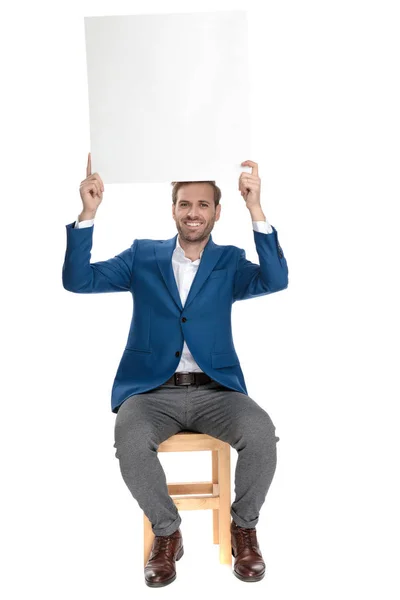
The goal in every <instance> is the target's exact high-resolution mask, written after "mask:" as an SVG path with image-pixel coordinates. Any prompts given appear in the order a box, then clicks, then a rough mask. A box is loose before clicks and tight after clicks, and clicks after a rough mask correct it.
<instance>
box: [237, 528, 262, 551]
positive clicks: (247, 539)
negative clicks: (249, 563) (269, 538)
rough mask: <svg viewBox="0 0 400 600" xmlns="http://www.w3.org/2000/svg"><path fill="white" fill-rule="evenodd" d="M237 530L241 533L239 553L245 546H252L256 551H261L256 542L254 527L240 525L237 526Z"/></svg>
mask: <svg viewBox="0 0 400 600" xmlns="http://www.w3.org/2000/svg"><path fill="white" fill-rule="evenodd" d="M237 532H238V534H239V536H238V546H239V547H238V554H240V552H241V551H242V550H243V549H244V548H249V547H250V548H251V549H252V550H254V551H255V552H257V553H259V550H258V547H257V543H256V539H255V535H254V534H255V530H254V529H246V528H244V527H240V528H239V527H238V528H237Z"/></svg>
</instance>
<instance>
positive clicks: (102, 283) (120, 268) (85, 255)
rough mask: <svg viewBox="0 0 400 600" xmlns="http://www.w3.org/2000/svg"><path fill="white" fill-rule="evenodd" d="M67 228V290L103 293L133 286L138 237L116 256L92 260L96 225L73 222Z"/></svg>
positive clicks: (63, 278)
mask: <svg viewBox="0 0 400 600" xmlns="http://www.w3.org/2000/svg"><path fill="white" fill-rule="evenodd" d="M66 229H67V249H66V252H65V258H64V264H63V268H62V283H63V286H64V288H65V289H66V290H68V291H69V292H75V293H77V294H99V293H102V292H125V291H129V290H130V289H131V279H132V270H133V261H134V258H135V252H136V247H137V240H135V241H134V242H133V244H132V246H131V247H130V248H127V249H126V250H124V251H123V252H121V253H120V254H117V255H116V256H114V258H110V259H109V260H103V261H100V262H95V263H91V262H90V256H91V249H92V241H93V230H94V227H84V228H77V229H75V228H74V223H70V224H69V225H67V226H66Z"/></svg>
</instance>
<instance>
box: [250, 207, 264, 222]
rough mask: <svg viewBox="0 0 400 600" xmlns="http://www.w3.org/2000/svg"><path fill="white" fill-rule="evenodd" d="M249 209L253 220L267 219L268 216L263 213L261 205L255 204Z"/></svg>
mask: <svg viewBox="0 0 400 600" xmlns="http://www.w3.org/2000/svg"><path fill="white" fill-rule="evenodd" d="M249 211H250V214H251V220H252V221H265V220H266V216H265V215H264V213H263V210H262V208H261V205H258V206H253V207H252V208H249Z"/></svg>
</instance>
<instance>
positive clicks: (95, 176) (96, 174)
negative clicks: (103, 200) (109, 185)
mask: <svg viewBox="0 0 400 600" xmlns="http://www.w3.org/2000/svg"><path fill="white" fill-rule="evenodd" d="M92 177H94V178H95V180H96V181H98V182H99V185H100V189H101V191H102V192H104V183H103V181H102V179H101V177H100V175H99V174H98V173H93V175H92Z"/></svg>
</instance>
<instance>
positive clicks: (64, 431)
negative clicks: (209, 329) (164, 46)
mask: <svg viewBox="0 0 400 600" xmlns="http://www.w3.org/2000/svg"><path fill="white" fill-rule="evenodd" d="M166 4H168V10H169V11H171V12H178V11H182V10H186V11H196V10H200V3H197V2H168V3H161V2H146V4H145V5H144V4H140V3H138V2H115V1H114V2H113V3H112V4H111V2H98V1H97V2H80V3H79V8H74V7H72V6H70V5H67V4H63V5H60V4H54V3H50V2H48V3H44V2H35V3H30V4H28V3H17V4H15V5H13V8H12V9H9V10H8V14H7V15H5V14H4V13H3V18H2V20H1V31H0V33H1V35H0V40H1V46H2V47H1V51H2V52H1V57H2V76H3V91H2V96H1V102H2V107H3V110H2V113H1V115H2V117H1V118H2V123H1V131H2V135H1V137H2V160H1V164H2V167H3V170H2V228H1V236H0V239H1V257H2V268H1V281H2V311H1V318H2V324H1V331H2V335H1V338H2V347H3V348H2V349H3V353H2V357H3V358H2V364H1V367H2V378H1V382H2V394H1V398H2V418H1V421H0V423H1V436H0V439H1V457H2V469H1V473H2V490H3V491H2V497H1V499H2V510H1V517H2V522H1V532H2V533H1V544H2V546H3V559H2V567H3V569H2V570H3V574H2V578H1V587H2V588H3V587H4V588H7V589H5V590H1V591H2V596H3V597H6V598H8V599H10V600H11V599H14V598H18V599H22V598H26V597H35V598H36V597H40V598H41V599H42V600H45V599H46V600H47V599H52V600H53V598H57V599H58V600H64V599H67V598H68V599H70V598H71V597H74V598H76V599H77V600H87V599H88V598H96V599H100V598H101V599H103V598H104V599H106V598H107V599H109V598H115V599H116V598H118V599H128V598H132V597H133V595H134V594H135V593H140V594H142V595H143V597H147V596H148V595H149V596H150V595H154V594H157V593H158V594H162V595H163V597H168V598H170V597H172V596H173V597H174V598H176V597H178V598H187V597H188V595H189V594H190V595H193V594H194V592H198V593H199V594H200V595H206V594H207V595H209V594H211V593H212V592H213V591H214V590H216V589H218V590H219V593H224V594H225V593H226V594H231V595H232V596H233V595H237V594H243V593H246V594H249V593H251V594H252V596H254V597H255V598H261V597H265V594H268V597H269V598H270V599H274V600H275V599H276V600H278V599H279V600H281V599H282V600H287V599H289V598H301V599H304V600H314V599H315V600H317V599H318V600H319V599H320V598H324V600H330V599H332V600H333V599H335V600H336V599H337V598H338V597H340V598H343V599H346V600H347V599H349V600H350V599H351V600H353V599H354V598H363V599H375V598H378V597H382V598H385V600H392V599H393V600H394V599H395V598H396V599H397V598H398V597H399V591H400V590H399V583H398V574H397V570H398V564H399V545H398V539H399V535H400V527H399V517H398V507H399V503H400V497H399V496H400V495H399V483H398V473H399V466H398V463H399V454H400V453H399V441H398V438H399V435H398V431H399V411H398V402H399V397H400V394H399V384H398V376H397V375H396V373H395V371H396V370H397V371H398V362H399V361H398V358H399V354H398V339H399V333H400V331H399V320H398V310H396V309H398V306H399V301H400V298H399V290H398V260H399V244H398V239H399V234H398V230H399V221H398V219H397V218H396V208H397V206H398V203H399V158H400V157H399V154H400V145H399V134H400V119H399V106H400V85H399V59H398V57H399V56H400V48H399V36H398V31H399V25H400V24H399V18H398V14H397V12H396V8H397V3H396V2H388V1H386V2H385V1H382V0H381V1H380V2H365V1H364V2H361V1H359V2H356V1H350V0H346V1H343V0H336V1H335V2H320V1H314V2H311V1H304V2H296V1H284V0H279V1H274V2H267V3H263V4H261V2H260V3H257V2H251V1H247V2H246V6H244V2H229V3H228V2H216V1H215V0H214V1H213V2H212V3H211V2H204V1H203V2H202V4H201V10H209V9H229V10H230V9H236V8H237V9H241V8H246V9H247V10H248V11H249V43H250V48H249V51H250V66H251V72H250V80H251V86H252V96H251V113H252V123H253V127H254V129H253V141H254V143H253V152H254V155H253V156H243V160H246V159H250V160H255V161H256V162H258V163H259V168H260V176H261V180H262V191H261V194H262V195H261V203H262V207H263V210H264V212H265V214H266V216H267V218H268V220H269V221H270V223H272V224H273V225H274V226H275V227H276V229H277V231H278V235H279V240H280V243H281V246H282V248H283V251H284V253H285V256H286V258H287V261H288V265H289V287H288V289H287V290H284V291H283V292H280V293H276V294H272V295H270V296H266V297H261V298H257V299H253V300H250V301H248V302H239V303H236V304H235V305H234V307H233V308H234V310H233V332H234V340H235V346H236V349H237V352H238V355H239V358H240V361H241V365H242V369H243V371H244V374H245V379H246V382H247V386H248V393H249V395H250V396H251V397H252V398H253V399H254V400H256V401H257V402H258V403H259V404H260V405H261V406H262V407H263V408H265V410H267V412H268V413H269V414H270V415H271V418H272V419H273V421H274V423H275V424H276V426H277V435H278V436H279V437H280V441H279V442H278V466H277V471H276V474H275V478H274V480H273V482H272V485H271V488H270V491H269V493H268V496H267V499H266V502H265V504H264V506H263V507H262V509H261V514H260V520H259V525H258V527H257V532H258V539H259V543H260V547H261V550H262V552H263V556H264V558H265V560H266V564H267V575H266V577H265V578H264V579H263V580H262V581H261V582H259V583H257V584H252V585H251V588H249V587H246V586H247V585H248V584H247V583H244V582H241V581H239V580H238V579H236V578H235V577H234V576H233V574H232V573H231V568H230V567H229V566H227V567H224V566H220V565H219V563H218V548H217V546H213V545H212V543H211V540H212V537H211V535H212V534H211V513H210V512H208V511H204V512H201V511H199V512H186V511H185V512H183V513H182V519H183V523H182V533H183V536H184V543H185V555H184V557H183V558H182V560H181V561H179V562H178V563H177V573H178V577H177V580H176V581H175V582H174V583H173V584H171V585H170V586H167V587H166V588H164V591H162V592H161V591H160V592H154V591H153V590H149V589H148V588H147V587H146V586H145V584H144V580H143V562H142V512H141V510H140V509H139V507H138V505H137V504H136V501H135V500H134V499H133V498H132V496H131V495H130V493H129V490H128V488H127V487H126V486H125V483H124V482H123V480H122V477H121V475H120V472H119V464H118V460H117V459H116V458H115V456H114V448H113V441H114V438H113V427H114V421H115V415H114V414H113V413H112V412H111V405H110V394H111V385H112V381H113V378H114V375H115V371H116V368H117V365H118V362H119V359H120V356H121V353H122V350H123V348H124V345H125V342H126V337H127V334H128V327H129V323H130V318H131V309H132V300H131V297H130V295H129V294H101V295H93V296H91V295H87V296H84V295H79V294H72V293H70V292H67V291H66V290H64V289H63V287H62V282H61V269H62V264H63V260H64V253H65V246H66V232H65V225H66V224H67V223H71V222H72V221H73V220H74V219H75V218H76V216H77V214H78V213H79V212H80V210H81V206H82V204H81V200H80V196H79V184H80V182H81V181H82V180H83V179H84V178H85V176H86V175H85V167H86V159H87V153H88V151H89V150H90V148H89V128H88V102H87V81H86V64H85V48H84V28H83V17H84V16H88V15H102V14H131V13H135V12H136V13H137V12H147V13H148V12H152V11H154V12H162V11H164V10H165V8H166ZM222 193H223V197H222V201H221V204H222V212H221V219H220V221H219V222H218V223H217V224H216V226H215V228H214V230H213V239H214V241H216V242H217V243H220V244H226V243H229V244H235V245H237V246H239V247H242V248H245V249H246V252H247V257H248V258H249V259H250V260H253V262H257V254H256V251H255V246H254V241H253V233H252V228H251V218H250V214H249V213H248V211H247V209H246V207H245V205H244V203H243V199H242V197H241V195H240V193H239V192H238V190H237V181H232V183H231V186H229V185H228V184H227V185H225V186H224V188H223V190H222ZM396 205H397V206H396ZM175 233H176V228H175V222H174V221H173V219H172V216H171V186H170V185H168V184H143V185H125V186H110V187H109V188H107V187H106V190H105V193H104V198H103V202H102V205H101V207H100V209H99V212H98V214H97V217H96V225H95V232H94V246H93V252H92V261H96V260H103V259H107V258H110V257H112V256H114V255H115V254H117V253H119V252H120V251H122V250H123V249H125V248H127V247H128V246H129V245H130V244H131V243H132V241H133V239H135V238H136V237H139V238H146V237H150V238H155V239H167V238H170V237H172V236H173V235H175ZM236 456H237V454H236V452H235V451H234V450H233V449H232V469H233V468H234V465H235V460H236ZM166 458H167V457H166V456H165V455H164V456H162V460H163V462H164V465H165V468H166V470H167V476H168V478H169V479H171V480H174V479H176V478H178V479H188V480H189V479H191V478H192V475H193V473H196V475H199V477H200V478H203V477H205V476H206V475H207V474H208V473H209V461H208V460H206V458H205V456H197V458H196V456H191V457H190V458H191V461H190V462H189V463H185V461H184V458H183V457H181V458H180V459H178V456H177V455H176V456H175V458H174V460H171V461H168V462H167V461H166ZM168 458H169V457H168ZM195 459H196V464H193V463H194V460H195ZM177 463H179V464H177ZM232 474H233V471H232ZM152 597H153V596H152Z"/></svg>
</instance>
